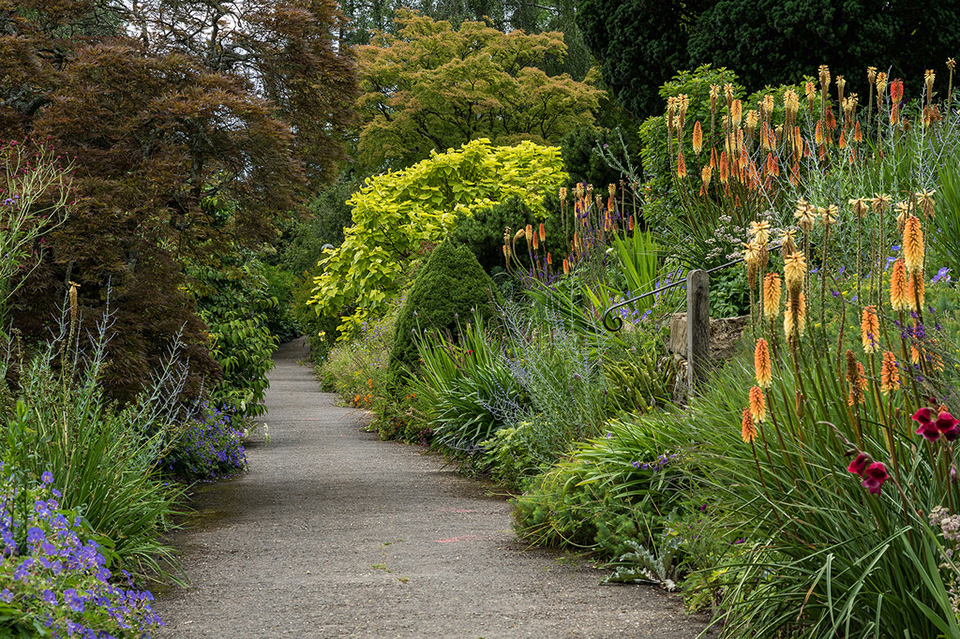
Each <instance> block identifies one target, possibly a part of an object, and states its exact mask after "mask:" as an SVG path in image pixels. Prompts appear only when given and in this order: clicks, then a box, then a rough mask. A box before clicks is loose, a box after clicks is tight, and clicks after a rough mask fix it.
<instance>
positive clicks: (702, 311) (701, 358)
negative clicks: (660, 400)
mask: <svg viewBox="0 0 960 639" xmlns="http://www.w3.org/2000/svg"><path fill="white" fill-rule="evenodd" d="M709 356H710V276H709V275H708V274H707V272H706V271H703V270H699V269H697V270H693V271H690V272H689V273H687V397H690V396H692V395H693V393H694V391H695V390H696V389H698V388H699V387H700V385H701V384H702V383H703V381H704V380H705V379H706V373H707V362H708V361H709Z"/></svg>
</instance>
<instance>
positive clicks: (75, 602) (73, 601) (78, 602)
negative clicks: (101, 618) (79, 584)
mask: <svg viewBox="0 0 960 639" xmlns="http://www.w3.org/2000/svg"><path fill="white" fill-rule="evenodd" d="M63 600H64V601H65V602H66V604H67V605H68V606H70V609H71V610H73V611H74V612H83V611H84V610H86V606H85V605H84V603H83V598H82V597H80V595H78V594H77V591H76V590H74V589H73V588H67V589H66V590H64V591H63Z"/></svg>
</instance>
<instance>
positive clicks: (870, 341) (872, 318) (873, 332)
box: [860, 306, 880, 353]
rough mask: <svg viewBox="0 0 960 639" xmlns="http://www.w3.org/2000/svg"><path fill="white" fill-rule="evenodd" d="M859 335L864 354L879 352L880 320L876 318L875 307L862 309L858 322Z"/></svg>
mask: <svg viewBox="0 0 960 639" xmlns="http://www.w3.org/2000/svg"><path fill="white" fill-rule="evenodd" d="M860 334H861V338H862V341H863V352H864V353H876V352H877V351H878V350H880V344H879V339H880V318H879V317H877V307H876V306H867V307H865V308H864V309H863V313H862V314H861V320H860Z"/></svg>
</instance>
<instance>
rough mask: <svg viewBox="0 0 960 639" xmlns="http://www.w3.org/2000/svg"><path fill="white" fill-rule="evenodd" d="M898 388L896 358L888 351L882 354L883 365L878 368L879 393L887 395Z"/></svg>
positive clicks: (898, 377)
mask: <svg viewBox="0 0 960 639" xmlns="http://www.w3.org/2000/svg"><path fill="white" fill-rule="evenodd" d="M899 388H900V369H899V367H898V366H897V357H896V356H895V355H894V354H893V353H891V352H890V351H884V352H883V364H882V365H881V366H880V392H881V393H883V394H884V395H889V394H890V393H891V392H892V391H895V390H897V389H899Z"/></svg>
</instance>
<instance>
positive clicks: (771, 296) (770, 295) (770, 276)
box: [763, 273, 781, 320]
mask: <svg viewBox="0 0 960 639" xmlns="http://www.w3.org/2000/svg"><path fill="white" fill-rule="evenodd" d="M780 288H781V287H780V276H779V275H778V274H776V273H767V276H766V277H765V278H763V316H764V317H765V318H766V319H768V320H772V319H776V317H777V315H779V313H780Z"/></svg>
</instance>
